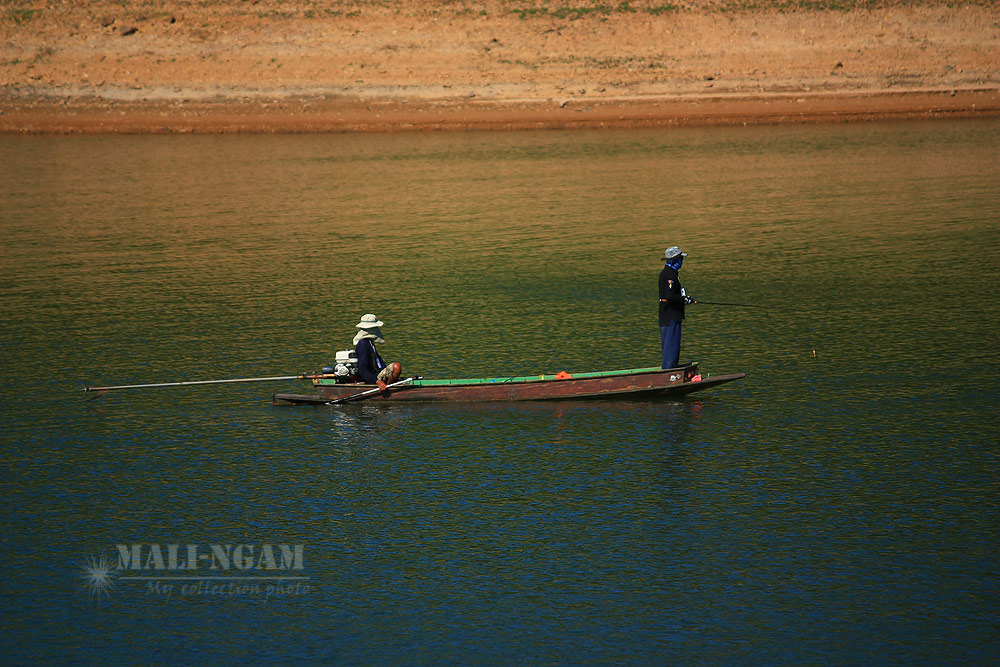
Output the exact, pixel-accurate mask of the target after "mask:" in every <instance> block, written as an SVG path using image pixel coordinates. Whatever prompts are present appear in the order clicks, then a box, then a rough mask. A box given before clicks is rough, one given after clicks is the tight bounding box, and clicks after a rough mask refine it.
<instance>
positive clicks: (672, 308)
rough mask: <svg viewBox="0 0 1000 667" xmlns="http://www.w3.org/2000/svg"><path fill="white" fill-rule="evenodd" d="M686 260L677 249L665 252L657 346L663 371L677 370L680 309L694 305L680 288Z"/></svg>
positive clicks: (674, 247)
mask: <svg viewBox="0 0 1000 667" xmlns="http://www.w3.org/2000/svg"><path fill="white" fill-rule="evenodd" d="M685 257H687V253H686V252H681V249H680V248H678V247H677V246H671V247H669V248H667V251H666V253H664V260H665V261H666V263H667V265H666V266H664V267H663V271H661V272H660V344H661V346H662V347H663V366H662V367H663V368H677V364H678V363H680V358H681V322H683V321H684V306H686V305H689V304H692V303H697V301H695V300H694V299H693V298H692V297H689V296H687V294H685V292H684V288H683V287H681V279H680V276H679V275H678V271H680V270H681V265H682V264H683V263H684V258H685Z"/></svg>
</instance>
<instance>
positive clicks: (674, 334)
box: [660, 320, 681, 368]
mask: <svg viewBox="0 0 1000 667" xmlns="http://www.w3.org/2000/svg"><path fill="white" fill-rule="evenodd" d="M660 345H662V346H663V366H662V368H677V364H679V363H680V360H681V321H680V320H676V321H674V322H671V323H670V324H668V325H666V326H661V327H660Z"/></svg>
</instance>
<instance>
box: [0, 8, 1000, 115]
mask: <svg viewBox="0 0 1000 667" xmlns="http://www.w3.org/2000/svg"><path fill="white" fill-rule="evenodd" d="M819 4H820V3H818V2H816V3H813V2H806V1H803V2H800V3H798V4H797V5H796V6H797V7H799V8H798V9H787V6H788V3H786V2H781V3H779V2H777V1H775V2H771V1H765V2H757V3H753V4H752V5H751V4H749V3H741V2H735V3H725V4H723V3H718V2H707V1H703V0H696V1H695V2H689V3H685V4H683V5H673V4H670V3H664V2H659V1H657V0H636V1H634V2H621V3H611V4H603V3H595V2H578V3H550V4H548V5H546V4H543V3H542V2H532V1H527V2H526V1H516V0H508V1H503V0H494V1H493V2H486V3H472V2H462V1H452V2H447V3H429V2H420V1H418V0H399V1H392V0H386V1H384V2H360V1H359V0H341V1H339V2H338V1H336V0H333V1H331V2H326V3H313V4H308V3H298V2H274V1H267V0H261V1H259V2H253V1H252V0H248V1H239V0H228V1H220V2H215V3H211V4H209V3H203V2H193V1H192V2H167V3H154V2H134V3H131V4H129V5H127V7H125V8H123V6H122V4H120V3H117V2H107V3H102V2H94V3H87V4H86V5H85V6H79V5H78V4H77V3H72V2H68V1H67V2H63V3H48V4H42V3H38V4H33V3H24V4H23V5H21V4H16V3H15V4H9V3H8V4H4V5H3V8H2V9H0V131H5V132H122V131H124V132H200V131H210V132H220V131H257V132H259V131H337V130H345V131H347V130H387V129H442V128H468V127H490V128H523V127H575V126H588V125H592V126H633V125H678V124H696V123H774V122H802V121H808V120H854V119H869V118H885V117H891V118H902V117H933V116H989V115H992V116H996V115H1000V9H998V6H997V4H996V3H994V2H989V3H979V4H970V5H962V6H949V5H946V4H938V3H934V2H932V3H922V4H919V5H916V6H909V5H894V4H892V3H882V4H872V3H871V2H854V1H853V0H851V1H847V2H845V3H844V4H842V5H837V6H834V4H835V3H832V2H826V3H823V5H824V6H825V7H833V8H827V9H816V8H814V7H815V6H818V5H819ZM855 5H863V6H865V7H874V8H865V9H859V8H856V7H855Z"/></svg>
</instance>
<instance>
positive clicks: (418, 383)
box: [317, 366, 680, 387]
mask: <svg viewBox="0 0 1000 667" xmlns="http://www.w3.org/2000/svg"><path fill="white" fill-rule="evenodd" d="M671 370H680V369H671ZM662 372H664V369H662V368H660V367H659V366H655V367H652V368H629V369H625V370H617V371H593V372H588V373H573V374H572V375H571V377H570V378H568V379H571V380H585V379H589V378H602V377H616V376H619V375H636V374H637V373H662ZM555 379H556V374H555V373H552V374H550V375H523V376H515V377H498V378H459V379H451V380H423V379H421V380H414V381H413V382H412V383H411V385H412V386H414V387H448V386H453V385H464V386H469V385H483V384H511V383H515V382H550V381H552V380H555ZM317 384H321V385H324V384H336V382H335V381H334V380H327V379H323V380H319V381H318V382H317Z"/></svg>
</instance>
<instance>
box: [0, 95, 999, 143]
mask: <svg viewBox="0 0 1000 667" xmlns="http://www.w3.org/2000/svg"><path fill="white" fill-rule="evenodd" d="M987 117H993V118H996V117H1000V91H997V90H995V89H987V90H961V91H955V90H937V91H907V92H870V93H863V94H862V93H852V94H844V93H839V94H826V95H822V94H812V95H808V96H805V95H803V94H793V95H788V94H771V95H746V94H743V95H717V96H689V97H674V98H662V99H634V98H633V99H620V100H601V101H589V102H579V101H574V102H567V103H561V102H559V103H557V102H550V101H542V102H538V101H497V100H484V101H480V102H469V101H462V100H433V101H420V100H418V101H412V102H411V101H408V100H406V101H398V100H368V101H364V100H361V101H359V100H341V99H325V98H316V97H310V96H306V97H292V98H285V99H271V100H268V101H263V100H254V101H239V100H228V99H222V100H215V101H211V100H210V101H186V102H185V101H149V100H146V101H135V102H133V101H128V102H122V101H117V102H114V103H109V102H105V101H101V100H96V99H91V100H86V99H83V100H81V99H75V100H72V101H66V100H51V99H49V100H37V99H31V100H25V101H23V102H21V103H19V104H7V105H5V108H4V111H3V115H0V132H5V133H61V134H110V133H130V134H137V133H180V134H187V133H237V132H243V133H279V132H289V133H293V132H303V133H304V132H392V131H438V130H472V129H481V130H526V129H570V128H639V127H681V126H705V125H774V124H790V123H809V122H856V121H872V120H890V119H891V120H900V119H935V118H987Z"/></svg>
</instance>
